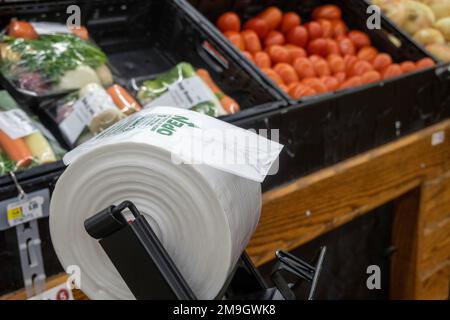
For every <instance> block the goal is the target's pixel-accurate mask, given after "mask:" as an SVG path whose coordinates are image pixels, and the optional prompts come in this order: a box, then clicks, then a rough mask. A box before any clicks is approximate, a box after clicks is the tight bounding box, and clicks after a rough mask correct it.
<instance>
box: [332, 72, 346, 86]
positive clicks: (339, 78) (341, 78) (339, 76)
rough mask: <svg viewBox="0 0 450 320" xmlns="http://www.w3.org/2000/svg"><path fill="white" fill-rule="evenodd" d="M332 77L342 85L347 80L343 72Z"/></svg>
mask: <svg viewBox="0 0 450 320" xmlns="http://www.w3.org/2000/svg"><path fill="white" fill-rule="evenodd" d="M334 77H335V78H336V79H337V80H338V81H339V83H343V82H344V81H345V80H346V79H347V74H346V73H345V72H338V73H336V74H335V75H334Z"/></svg>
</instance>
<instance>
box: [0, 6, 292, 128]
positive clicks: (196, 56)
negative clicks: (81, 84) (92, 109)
mask: <svg viewBox="0 0 450 320" xmlns="http://www.w3.org/2000/svg"><path fill="white" fill-rule="evenodd" d="M70 4H76V5H78V6H79V7H80V9H81V17H82V24H83V25H85V26H86V27H87V29H88V30H89V34H90V36H91V38H92V39H93V41H94V42H95V43H96V44H97V45H99V46H100V47H101V48H102V49H103V50H104V51H105V53H106V54H107V55H108V58H109V63H110V66H111V68H112V71H113V73H114V75H115V80H116V82H117V83H119V84H122V85H124V86H127V85H128V84H129V81H130V79H132V78H135V77H144V76H145V77H151V76H153V75H157V74H159V73H162V72H164V71H167V70H169V69H171V68H172V67H173V66H175V65H176V64H177V63H179V62H182V61H186V62H189V63H191V64H192V65H193V66H194V67H196V68H205V69H207V70H208V71H209V73H210V74H211V76H212V77H213V79H214V80H215V81H216V83H217V84H218V85H219V87H221V89H222V90H223V91H224V92H225V93H226V94H228V95H229V96H231V97H233V98H235V99H236V100H237V101H238V102H239V104H240V106H241V110H242V111H241V112H239V113H237V114H234V115H229V116H226V117H224V120H226V121H234V120H235V119H241V118H245V117H249V116H252V115H254V114H257V113H259V112H266V111H270V110H274V109H277V108H279V107H280V106H282V105H285V104H286V102H285V100H284V99H283V97H282V96H281V95H280V94H279V93H278V92H277V91H276V90H274V89H273V88H272V86H271V85H270V84H268V83H267V82H266V81H264V80H263V79H262V78H260V76H259V75H258V73H255V72H254V70H253V69H252V68H251V67H249V66H248V65H247V64H246V63H242V61H241V60H240V59H239V56H237V55H236V54H235V53H234V52H233V51H232V50H230V49H229V48H228V47H227V46H225V47H224V46H223V43H222V41H221V39H220V38H218V37H217V35H216V33H215V32H210V30H208V29H207V28H203V27H202V25H201V23H198V21H197V15H196V14H192V13H191V12H188V11H185V10H183V7H184V5H185V2H183V1H142V0H128V1H127V0H122V1H105V0H102V1H71V2H70ZM67 6H68V2H67V1H54V2H50V1H47V2H45V1H44V2H41V3H39V5H32V4H29V3H14V4H7V5H6V6H5V5H2V9H1V10H0V11H1V12H2V13H1V14H0V18H1V21H2V23H4V24H6V23H7V22H8V21H9V19H10V18H12V17H18V18H20V19H24V20H27V21H33V20H42V21H57V22H58V21H59V22H65V19H67V14H66V8H67ZM0 27H4V25H1V26H0ZM7 89H8V90H13V89H14V88H11V87H9V88H7ZM15 91H17V90H15ZM13 93H14V92H13ZM14 95H15V97H16V98H18V99H19V100H20V98H21V97H20V96H21V95H20V92H15V94H14ZM22 99H23V95H22ZM46 101H48V99H41V100H40V101H39V103H42V102H43V103H44V104H45V103H46Z"/></svg>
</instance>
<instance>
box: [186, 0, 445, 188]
mask: <svg viewBox="0 0 450 320" xmlns="http://www.w3.org/2000/svg"><path fill="white" fill-rule="evenodd" d="M190 2H191V4H192V5H193V7H195V8H196V10H198V11H197V14H198V15H199V16H201V15H202V14H204V15H205V16H206V17H207V19H204V22H203V24H204V25H205V27H206V28H210V29H213V30H214V31H215V32H216V33H217V34H218V36H221V37H222V39H223V41H224V42H225V44H224V45H228V46H230V48H234V47H233V45H231V43H230V42H229V41H228V40H227V39H226V38H225V37H223V36H222V35H221V33H220V31H219V30H218V29H216V28H215V26H214V23H215V21H216V20H217V18H218V17H219V16H220V15H221V14H222V13H224V12H226V11H235V12H236V13H237V14H238V15H240V17H241V18H242V19H244V20H245V19H248V18H250V17H253V16H255V15H257V14H258V13H259V12H261V11H262V10H264V9H265V8H267V7H268V6H278V7H279V8H280V9H281V10H283V11H295V12H299V13H300V14H301V15H302V17H303V18H304V19H305V20H307V19H308V17H309V15H310V13H311V11H312V10H313V8H315V7H316V6H319V5H324V4H337V5H338V6H340V7H341V9H342V11H343V15H344V17H343V19H344V20H345V21H346V23H347V24H348V25H349V27H350V28H353V29H359V30H362V31H365V32H367V33H368V34H369V36H370V37H371V40H372V42H373V45H374V46H375V47H376V48H378V49H379V50H380V51H383V52H386V53H389V54H390V55H391V56H392V58H393V59H394V61H397V62H398V61H403V60H414V61H416V60H418V59H420V58H424V57H427V56H428V55H427V53H426V52H425V51H424V50H423V49H422V48H420V47H419V46H417V44H416V43H415V42H413V41H411V40H410V38H409V37H408V36H407V35H406V34H404V33H403V32H401V31H399V30H398V29H397V28H396V27H395V26H394V25H393V24H392V23H391V22H390V21H388V20H386V19H385V18H384V17H382V19H381V26H382V29H381V30H367V26H366V20H367V17H368V15H367V13H366V11H367V6H368V3H366V2H365V1H363V0H343V1H332V0H330V1H327V0H324V1H323V0H289V1H288V0H285V1H280V0H278V1H277V0H266V1H265V0H248V1H237V0H236V1H233V0H214V1H209V0H190ZM193 7H191V6H188V7H187V9H188V10H194V8H193ZM389 35H393V36H395V37H396V38H397V39H398V40H399V41H400V43H401V46H400V47H397V46H396V45H395V44H394V43H393V42H391V41H390V40H389ZM234 50H235V52H236V54H239V55H241V54H240V53H239V52H238V50H237V49H234ZM242 57H243V56H242ZM243 59H244V58H243ZM248 64H249V65H250V66H252V67H253V68H254V69H255V72H259V73H260V76H261V77H264V75H263V74H262V73H261V72H260V71H259V69H258V68H257V67H256V66H255V65H253V64H252V63H251V62H249V61H248ZM266 79H267V78H266ZM267 81H269V82H270V83H272V82H271V81H270V80H269V79H267ZM272 84H273V83H272ZM273 86H274V88H277V86H276V85H275V84H273ZM278 91H279V92H280V93H281V94H282V92H281V90H280V89H278ZM284 96H285V98H286V99H287V100H288V101H289V103H290V105H291V106H289V107H287V108H283V109H282V110H281V111H277V112H269V113H266V114H260V115H257V116H255V117H253V118H252V119H249V120H248V121H238V122H237V123H236V124H237V125H240V126H242V127H245V128H268V129H280V142H281V143H283V144H285V148H284V150H283V152H282V154H281V157H280V170H279V172H278V174H277V175H275V176H270V177H268V178H267V179H266V181H265V183H264V188H265V189H266V190H267V189H270V188H272V187H274V186H276V185H280V184H282V183H286V182H289V181H291V180H292V179H295V178H298V177H301V176H304V175H306V174H308V173H311V172H313V171H316V170H319V169H321V168H324V167H327V166H330V165H333V164H336V163H338V162H340V161H342V160H345V159H347V158H349V157H352V156H354V155H357V154H359V153H362V152H365V151H368V150H370V149H372V148H374V147H377V146H380V145H382V144H385V143H388V142H391V141H393V140H395V139H397V138H399V137H402V136H404V135H406V134H409V133H412V132H414V131H417V130H420V129H422V128H425V127H427V126H430V125H432V124H434V123H437V122H439V121H440V120H443V119H445V118H447V117H449V116H450V72H449V65H448V64H438V65H437V66H435V67H433V68H430V69H426V70H421V71H416V72H414V73H410V74H405V75H402V76H400V77H397V78H394V79H390V80H387V81H382V82H378V83H373V84H369V85H365V86H361V87H357V88H351V89H346V90H340V91H337V92H336V93H328V94H324V95H318V96H314V97H309V98H304V99H302V100H299V101H294V100H292V99H291V98H289V97H288V96H287V95H286V94H284Z"/></svg>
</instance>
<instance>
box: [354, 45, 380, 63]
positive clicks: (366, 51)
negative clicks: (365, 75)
mask: <svg viewBox="0 0 450 320" xmlns="http://www.w3.org/2000/svg"><path fill="white" fill-rule="evenodd" d="M377 55H378V50H377V49H375V48H374V47H364V48H361V49H360V50H359V51H358V59H361V60H364V61H368V62H370V63H372V62H373V60H375V58H376V57H377Z"/></svg>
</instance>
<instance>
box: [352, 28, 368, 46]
mask: <svg viewBox="0 0 450 320" xmlns="http://www.w3.org/2000/svg"><path fill="white" fill-rule="evenodd" d="M347 37H348V38H349V39H350V40H351V41H352V42H353V44H354V45H355V48H356V49H361V48H363V47H370V46H371V45H372V42H371V41H370V38H369V36H368V35H367V34H365V33H364V32H361V31H358V30H352V31H350V32H349V33H348V34H347Z"/></svg>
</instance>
